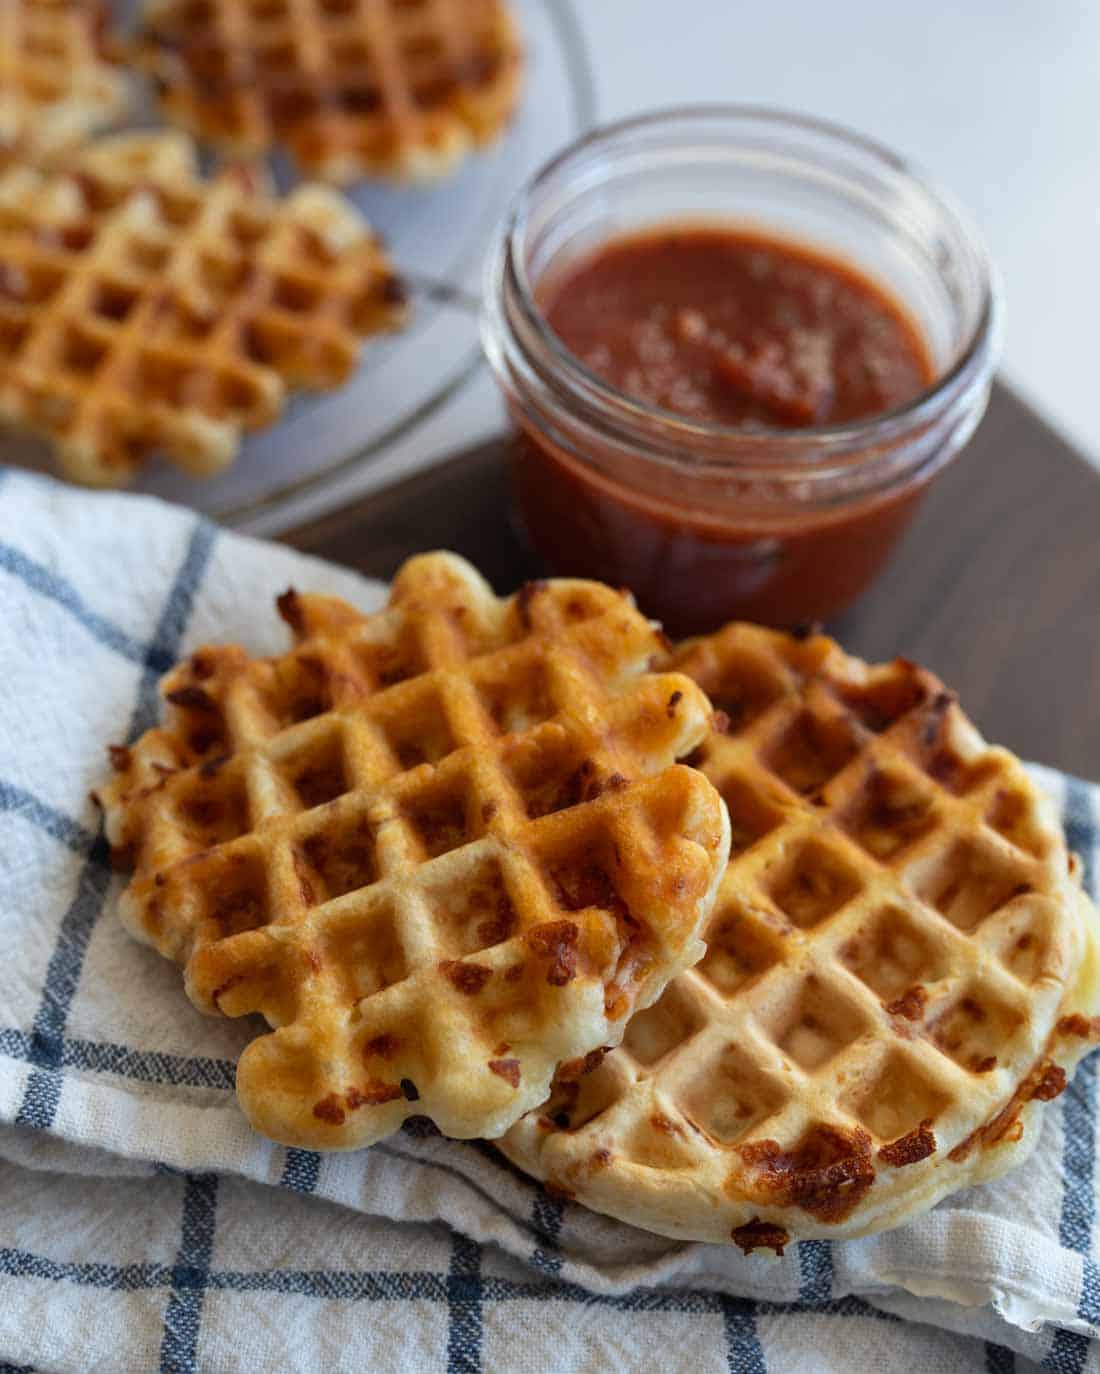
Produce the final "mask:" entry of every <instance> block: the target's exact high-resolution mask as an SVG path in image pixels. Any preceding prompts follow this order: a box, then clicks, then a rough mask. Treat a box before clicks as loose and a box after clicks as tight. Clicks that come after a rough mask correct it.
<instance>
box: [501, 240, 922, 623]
mask: <svg viewBox="0 0 1100 1374" xmlns="http://www.w3.org/2000/svg"><path fill="white" fill-rule="evenodd" d="M536 295H537V303H538V305H539V308H540V310H541V311H542V313H543V315H544V317H545V318H546V320H547V322H548V323H549V324H550V326H551V327H552V329H553V330H554V332H555V333H556V334H557V335H558V336H559V337H560V339H561V340H562V342H563V343H564V344H565V345H566V346H567V348H568V349H569V351H570V352H571V353H572V354H574V355H575V357H577V358H578V359H579V360H580V361H581V362H582V363H583V364H584V365H585V366H586V367H587V368H588V369H589V370H590V371H592V372H594V373H596V374H597V375H598V376H599V377H601V378H602V379H603V380H604V381H606V382H609V383H610V384H611V385H612V386H613V387H616V388H617V389H618V390H619V391H621V392H623V393H625V394H626V395H628V396H629V397H631V398H632V399H634V400H640V401H643V402H645V403H647V404H648V405H649V406H651V407H658V408H660V409H661V410H663V411H665V412H669V411H671V412H674V413H675V414H676V415H681V416H686V417H688V419H689V420H691V421H693V422H696V423H699V422H703V423H714V424H718V425H722V426H732V427H733V428H735V429H737V430H740V431H744V432H745V433H746V434H748V435H759V436H761V439H762V441H763V440H765V439H766V436H767V435H768V433H769V432H770V433H772V434H774V433H775V432H776V431H777V430H799V429H806V428H807V427H812V426H818V425H837V424H843V423H845V422H852V421H861V420H865V419H869V418H872V417H875V416H879V415H883V414H885V413H886V412H887V411H890V410H892V409H894V408H895V407H898V406H901V405H903V404H904V403H905V402H907V401H911V400H912V399H914V398H915V397H916V396H918V395H919V394H920V393H922V392H923V391H925V390H926V389H927V387H928V386H929V384H930V383H931V382H932V381H933V380H934V378H935V372H934V368H933V363H932V359H931V357H930V354H929V351H928V348H927V347H926V345H925V343H924V340H923V339H922V338H921V336H920V333H919V332H918V330H917V328H916V326H915V325H914V324H913V322H912V321H911V320H910V319H909V317H908V316H907V315H906V313H905V311H904V310H903V308H902V307H901V306H900V305H899V304H898V303H897V302H896V301H894V300H893V299H891V298H890V297H889V295H887V294H886V293H885V292H884V291H883V290H882V289H881V288H880V287H879V286H877V285H876V284H874V283H873V282H872V281H871V280H869V279H868V278H865V277H863V276H862V275H861V274H860V273H858V272H857V271H856V270H855V269H854V268H853V267H851V266H849V265H847V264H845V263H842V262H839V261H835V260H833V259H831V258H828V257H826V256H824V255H822V254H820V253H818V252H816V251H814V250H813V249H810V248H807V247H802V246H801V245H795V244H792V243H790V242H788V241H784V240H781V239H774V240H773V239H769V238H765V237H763V236H761V235H758V234H753V233H750V232H747V231H742V230H741V229H740V228H738V227H734V226H731V227H730V228H728V229H727V228H716V227H710V226H708V227H702V226H683V227H670V228H663V229H661V230H659V231H652V230H651V231H649V232H648V233H646V234H644V235H635V236H630V237H626V238H622V239H618V240H612V241H611V242H609V243H607V244H604V245H603V246H602V247H601V248H600V249H598V250H597V251H596V252H595V253H594V254H593V255H592V256H591V257H589V258H586V259H583V260H581V261H580V262H579V263H574V264H573V265H571V266H570V267H569V268H567V269H566V270H564V271H562V272H557V273H552V274H549V275H548V277H547V278H546V279H545V280H544V281H542V282H540V283H539V284H538V287H537V291H536ZM514 413H515V418H516V420H517V422H518V425H519V437H518V443H517V447H516V459H515V462H514V465H513V472H514V477H515V482H516V490H517V497H518V502H519V507H520V513H521V516H522V519H523V521H524V523H525V525H526V527H527V529H528V532H529V533H530V535H531V537H532V540H533V542H534V543H535V545H536V547H537V548H538V549H539V551H540V552H541V553H542V554H543V555H544V557H545V558H546V559H547V560H548V561H549V563H550V564H551V566H552V567H553V568H554V569H555V571H558V572H564V573H571V574H575V575H579V576H586V577H596V578H601V579H602V580H604V581H609V582H613V583H616V584H623V585H626V586H628V587H630V588H631V589H632V590H633V591H634V593H635V595H636V597H637V599H638V602H639V604H640V606H641V607H642V609H643V610H644V611H646V612H648V613H649V614H652V615H656V616H658V617H660V618H661V619H662V620H663V621H664V622H665V624H666V626H667V627H668V628H669V629H670V630H671V631H672V632H673V633H679V634H682V633H694V632H700V631H704V630H707V629H711V628H714V627H715V626H717V625H718V624H720V623H722V622H723V621H725V620H728V619H731V618H735V617H736V618H744V619H751V620H760V621H763V622H766V623H770V624H774V625H793V624H797V623H799V622H803V621H806V620H811V619H823V618H825V617H828V616H830V615H833V614H834V613H836V612H837V611H838V610H840V609H842V608H843V607H844V606H845V605H846V604H847V603H848V602H850V601H851V600H852V599H853V598H854V597H855V596H856V595H858V594H859V592H860V591H862V590H863V588H864V587H865V586H866V585H867V583H868V582H869V581H870V580H871V578H872V577H873V576H874V574H875V573H876V572H877V571H878V569H879V567H880V566H881V564H882V563H883V562H884V560H885V559H886V557H887V556H888V554H889V552H890V551H891V549H892V547H893V545H894V543H895V542H896V540H897V538H898V536H899V534H900V532H901V531H902V529H903V528H904V527H905V525H906V524H907V523H908V521H909V519H910V517H911V516H912V513H913V510H914V508H915V505H916V502H917V500H918V498H919V496H920V495H921V493H922V490H923V487H924V479H923V478H918V479H912V480H905V481H903V482H902V483H900V484H895V485H893V486H888V487H887V488H886V489H885V490H875V491H873V492H871V493H870V494H867V495H865V496H856V497H854V498H852V499H851V500H848V499H844V500H838V501H837V502H835V503H830V502H825V503H822V504H821V505H820V506H810V507H807V506H805V505H802V506H799V505H797V504H796V503H793V502H792V503H791V504H790V505H788V506H784V505H783V504H782V503H779V504H778V505H776V504H775V503H774V502H773V503H772V504H771V505H768V504H767V503H766V502H762V501H760V500H758V499H757V497H758V495H759V493H757V492H754V490H753V488H752V485H751V483H745V482H740V481H739V480H738V478H737V474H736V471H734V470H731V472H730V475H729V478H728V479H725V478H722V477H718V478H716V477H715V476H714V472H713V468H712V469H711V472H710V476H709V477H705V476H697V475H696V473H695V471H694V469H693V467H692V465H691V462H690V459H691V454H690V453H685V455H684V459H685V461H684V463H683V465H682V466H680V467H679V469H676V468H662V467H661V465H660V464H657V463H654V462H653V461H651V460H650V459H649V458H648V457H647V456H641V455H639V456H636V457H632V456H631V455H630V454H629V453H628V452H627V453H626V454H624V452H623V450H622V447H621V445H620V446H619V447H618V448H617V449H615V450H614V451H612V446H610V445H608V446H607V450H606V452H605V451H604V447H603V445H602V444H601V443H600V442H598V441H594V442H593V443H592V445H591V448H592V451H581V449H580V448H579V447H576V441H575V440H573V441H572V444H573V446H572V447H571V444H570V443H569V442H558V441H557V439H555V438H552V437H551V434H550V433H548V432H547V430H546V429H544V428H543V427H542V426H541V425H533V424H532V423H531V422H530V418H529V417H528V416H527V415H525V413H524V411H523V410H522V409H516V410H515V412H514ZM564 423H565V422H564V421H563V425H564ZM563 433H564V429H563ZM567 437H568V436H567Z"/></svg>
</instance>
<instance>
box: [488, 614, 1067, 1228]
mask: <svg viewBox="0 0 1100 1374" xmlns="http://www.w3.org/2000/svg"><path fill="white" fill-rule="evenodd" d="M670 666H674V667H676V668H678V669H679V670H680V671H683V672H685V673H687V674H688V675H689V676H691V677H693V678H695V679H696V680H697V681H699V682H700V684H701V685H702V686H703V687H704V688H705V689H706V690H707V691H708V693H709V694H710V696H711V698H712V700H713V702H714V704H715V706H716V707H717V708H718V709H719V710H721V711H725V713H726V714H727V716H728V717H729V729H728V731H727V733H725V734H724V735H723V734H715V735H712V736H711V737H710V738H709V739H708V741H707V742H706V743H705V745H704V746H703V747H702V749H701V750H699V751H698V753H697V754H696V755H695V756H694V758H693V760H692V761H693V762H695V763H697V764H698V766H699V767H701V768H702V770H703V771H704V772H705V773H706V774H707V776H708V777H709V778H710V779H711V781H712V782H713V783H714V784H715V786H716V787H717V789H718V791H719V792H720V793H721V794H722V796H723V798H724V800H725V801H726V804H727V806H728V808H729V812H730V821H731V831H732V843H731V862H730V865H729V868H728V870H727V873H726V876H725V878H724V880H723V883H722V887H721V889H720V892H719V896H718V899H717V901H716V903H715V907H714V910H713V912H712V915H711V918H710V921H709V923H708V928H707V931H706V934H705V936H704V938H705V939H706V941H707V945H708V948H707V953H706V955H705V956H704V958H703V960H702V961H701V962H700V963H699V964H698V965H697V966H696V967H695V968H693V969H691V970H689V971H687V972H686V973H684V974H681V975H680V977H679V978H678V979H677V980H676V981H675V982H674V983H673V984H671V985H670V987H669V988H668V990H667V991H666V993H665V995H664V997H663V998H662V999H661V1001H660V1002H659V1003H658V1004H657V1005H656V1006H654V1007H653V1008H651V1009H649V1010H648V1011H645V1012H642V1013H640V1014H639V1015H638V1016H636V1017H635V1018H634V1020H633V1021H632V1023H631V1025H630V1027H629V1028H628V1031H627V1034H626V1037H625V1039H624V1043H623V1046H622V1047H621V1048H620V1049H618V1050H616V1051H615V1052H614V1053H613V1054H611V1055H609V1056H608V1057H607V1058H606V1059H605V1060H604V1061H603V1063H602V1064H601V1065H600V1066H599V1067H598V1068H596V1069H595V1070H594V1071H593V1072H591V1073H588V1074H586V1075H581V1076H573V1077H566V1076H559V1079H558V1081H557V1083H556V1087H555V1092H554V1094H553V1096H552V1097H551V1099H550V1101H549V1102H548V1103H547V1104H546V1105H545V1106H544V1107H543V1108H542V1109H541V1111H540V1113H539V1114H538V1115H537V1116H536V1115H533V1116H532V1117H529V1118H527V1119H526V1120H525V1121H524V1122H522V1123H520V1125H519V1126H517V1127H516V1128H515V1130H514V1131H513V1132H512V1133H511V1134H510V1135H509V1136H508V1137H507V1138H506V1140H505V1141H504V1142H503V1146H504V1149H505V1152H506V1153H508V1154H509V1156H510V1157H511V1158H513V1159H514V1160H516V1162H518V1163H520V1164H521V1165H522V1166H523V1167H526V1168H529V1169H532V1170H534V1171H535V1172H537V1173H538V1174H539V1175H540V1176H542V1177H548V1178H549V1179H550V1180H551V1181H552V1182H554V1183H556V1184H557V1185H558V1186H559V1187H561V1188H563V1189H565V1190H566V1191H568V1192H571V1193H576V1195H577V1196H578V1197H579V1198H580V1199H581V1200H583V1201H585V1202H588V1203H590V1204H591V1205H594V1206H597V1207H598V1208H600V1209H601V1210H609V1211H611V1212H612V1213H613V1214H616V1215H619V1216H621V1217H623V1218H624V1219H625V1220H634V1221H636V1223H637V1224H643V1225H648V1226H653V1227H655V1229H658V1230H664V1231H666V1232H667V1233H669V1234H678V1235H685V1236H698V1237H699V1238H703V1239H729V1237H730V1233H731V1230H737V1229H738V1228H739V1227H742V1226H745V1225H746V1224H750V1233H749V1234H747V1235H745V1234H744V1233H743V1239H745V1240H747V1241H748V1242H749V1243H750V1244H751V1243H752V1242H753V1240H754V1238H755V1239H756V1240H759V1238H760V1236H764V1241H763V1243H772V1244H774V1243H776V1241H775V1237H776V1236H779V1237H780V1238H782V1236H783V1235H785V1234H798V1235H806V1234H811V1235H812V1234H829V1233H830V1231H833V1232H835V1231H836V1230H837V1228H838V1225H839V1224H840V1223H845V1222H850V1225H849V1226H848V1227H847V1230H846V1232H845V1233H850V1232H852V1231H853V1230H855V1231H858V1230H859V1229H860V1228H861V1227H862V1228H863V1229H866V1224H867V1221H868V1218H871V1217H874V1216H876V1215H878V1213H879V1209H880V1208H881V1207H882V1206H888V1207H895V1208H897V1207H901V1208H904V1207H906V1206H907V1205H909V1206H911V1205H912V1202H913V1193H914V1191H917V1192H920V1191H926V1190H927V1189H929V1188H930V1187H933V1186H935V1185H933V1184H932V1183H930V1181H929V1177H928V1175H929V1172H930V1170H932V1169H934V1168H935V1167H936V1164H937V1163H938V1162H939V1161H941V1160H942V1157H943V1155H944V1153H946V1152H948V1151H951V1150H955V1152H956V1153H955V1155H954V1156H953V1157H952V1156H951V1155H949V1156H948V1157H949V1159H953V1162H955V1163H956V1164H957V1165H958V1169H957V1171H956V1172H957V1173H962V1172H963V1170H964V1169H965V1168H966V1167H971V1168H973V1167H977V1163H976V1156H975V1148H976V1147H973V1145H972V1142H968V1141H967V1135H968V1133H969V1132H971V1131H973V1130H974V1129H975V1128H977V1127H979V1126H980V1125H981V1123H982V1122H985V1121H987V1120H990V1119H992V1118H994V1117H995V1116H996V1114H997V1113H998V1112H999V1111H1000V1110H1001V1109H1002V1108H1004V1107H1005V1105H1006V1104H1008V1103H1010V1102H1011V1101H1012V1099H1013V1095H1014V1093H1017V1091H1018V1090H1019V1089H1020V1088H1021V1085H1022V1084H1025V1081H1026V1091H1031V1092H1033V1094H1034V1095H1035V1096H1038V1097H1043V1096H1045V1095H1049V1094H1052V1093H1053V1092H1055V1091H1057V1090H1058V1089H1059V1088H1060V1086H1061V1084H1062V1082H1063V1081H1064V1080H1063V1078H1062V1077H1061V1071H1060V1070H1059V1069H1058V1068H1057V1067H1056V1066H1054V1067H1051V1068H1050V1071H1049V1073H1047V1071H1046V1063H1045V1061H1044V1059H1043V1056H1044V1053H1045V1050H1046V1042H1047V1040H1048V1037H1049V1035H1050V1033H1051V1032H1052V1030H1053V1029H1054V1026H1055V1023H1056V1021H1057V1020H1058V1015H1059V1008H1063V1009H1064V999H1065V998H1066V997H1067V985H1068V984H1070V983H1071V981H1072V975H1073V974H1074V973H1075V965H1076V962H1077V959H1078V958H1079V956H1080V954H1081V944H1082V942H1083V939H1084V936H1083V922H1081V921H1079V920H1078V906H1077V902H1078V900H1079V899H1078V897H1077V896H1076V893H1075V890H1074V889H1073V886H1072V884H1071V882H1070V880H1069V876H1068V872H1067V860H1066V855H1065V851H1064V847H1063V844H1062V841H1061V838H1060V836H1059V835H1058V832H1057V828H1056V825H1055V823H1054V821H1053V819H1052V818H1051V817H1049V816H1048V815H1047V814H1046V812H1045V810H1044V809H1043V807H1042V806H1041V805H1040V803H1039V800H1038V798H1037V796H1036V794H1035V792H1034V789H1033V788H1032V787H1031V785H1030V783H1029V782H1028V780H1027V778H1026V776H1025V775H1024V773H1023V771H1022V769H1020V767H1019V765H1018V764H1017V763H1016V761H1015V760H1014V759H1013V758H1012V756H1011V755H1009V754H1007V753H1006V752H1005V751H1003V750H995V749H990V748H988V747H987V746H985V745H984V743H983V742H982V741H981V739H980V738H979V737H978V736H977V734H976V732H975V731H974V730H973V728H972V727H971V726H970V725H969V724H968V722H966V721H965V718H964V717H963V716H962V715H961V713H960V712H959V710H958V707H957V706H956V705H955V703H954V702H953V700H952V699H951V698H950V697H949V696H948V695H947V694H946V693H944V692H943V690H942V688H941V687H940V685H939V684H938V683H937V682H936V680H935V679H934V678H933V677H932V676H931V675H930V674H927V673H924V672H922V671H921V670H919V669H916V668H914V667H913V666H912V665H909V664H906V663H902V662H898V663H896V664H893V665H888V666H885V667H882V668H877V669H867V668H866V666H865V665H863V664H860V663H858V661H856V660H853V659H849V658H847V657H846V656H845V655H843V654H842V653H841V652H840V651H839V650H838V649H836V647H835V646H834V645H832V644H831V642H830V641H828V640H826V639H824V638H822V637H818V638H814V639H810V640H807V641H806V642H797V641H795V640H793V639H791V638H789V637H785V636H781V635H777V634H773V633H771V632H768V631H764V630H758V629H755V628H753V627H748V626H737V627H730V628H728V629H727V630H726V631H723V632H721V633H720V634H719V635H717V636H715V637H713V638H712V639H711V640H709V641H708V640H704V641H700V642H698V643H696V644H694V645H688V646H687V647H685V649H684V650H683V651H681V652H680V653H678V654H677V655H676V656H674V658H673V659H672V662H671V665H670ZM1083 1048H1084V1045H1077V1046H1075V1047H1072V1048H1071V1051H1070V1053H1071V1054H1076V1053H1079V1051H1080V1050H1081V1049H1083ZM1058 1057H1059V1060H1060V1061H1061V1062H1065V1059H1066V1054H1065V1053H1060V1054H1059V1056H1058ZM1029 1074H1030V1075H1033V1077H1031V1078H1030V1079H1029V1078H1028V1075H1029ZM1044 1075H1045V1076H1044ZM1023 1100H1026V1098H1024V1099H1023ZM1001 1125H1002V1126H1003V1128H1004V1129H1003V1135H1004V1136H1008V1137H1009V1138H1010V1139H1013V1138H1014V1137H1013V1136H1012V1134H1011V1133H1012V1132H1013V1131H1015V1130H1016V1125H1015V1119H1014V1118H1012V1119H1011V1120H1010V1119H1008V1118H1006V1119H1005V1120H1004V1121H1003V1122H1002V1123H1001ZM998 1138H1002V1137H998ZM980 1153H981V1152H980V1150H978V1151H977V1155H980ZM972 1156H973V1157H972ZM1008 1157H1009V1156H1008V1155H1007V1154H1006V1159H1007V1158H1008ZM924 1159H928V1160H929V1164H928V1165H927V1166H926V1168H925V1169H924V1170H921V1169H917V1168H914V1167H911V1166H915V1165H919V1164H921V1162H922V1161H923V1160H924ZM883 1172H885V1174H886V1175H887V1176H890V1175H892V1179H890V1180H889V1181H884V1180H882V1179H881V1178H880V1179H879V1181H878V1182H877V1183H876V1182H875V1179H876V1173H878V1174H880V1175H881V1174H882V1173H883ZM950 1174H951V1170H950V1169H944V1168H942V1166H941V1167H940V1169H939V1172H938V1175H937V1178H938V1180H939V1183H940V1184H941V1185H942V1183H943V1182H944V1181H945V1180H948V1179H949V1178H950ZM681 1184H682V1187H681ZM872 1184H874V1187H873V1188H872ZM954 1186H961V1181H960V1180H959V1179H958V1178H956V1181H955V1184H954ZM663 1189H664V1190H666V1191H667V1192H668V1193H669V1196H668V1197H665V1198H662V1197H661V1193H662V1190H663ZM700 1191H701V1192H702V1193H703V1194H704V1199H703V1200H702V1201H700V1200H699V1193H700ZM647 1192H652V1194H653V1195H654V1196H653V1200H652V1203H651V1204H650V1203H649V1202H648V1201H647V1200H646V1196H645V1195H646V1193H647ZM937 1195H938V1194H937ZM865 1199H866V1201H864V1200H865ZM934 1200H935V1197H934V1196H931V1197H928V1198H927V1201H926V1205H927V1202H930V1201H934ZM853 1214H857V1215H855V1219H854V1220H851V1218H852V1217H853ZM761 1216H763V1217H764V1218H765V1220H764V1221H760V1217H761ZM780 1223H781V1225H780ZM752 1225H758V1226H759V1227H761V1228H763V1229H762V1230H759V1231H757V1232H755V1233H753V1232H752V1230H751V1226H752ZM765 1231H767V1232H768V1234H767V1235H765V1234H764V1233H765Z"/></svg>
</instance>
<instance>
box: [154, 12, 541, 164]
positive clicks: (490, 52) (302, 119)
mask: <svg viewBox="0 0 1100 1374" xmlns="http://www.w3.org/2000/svg"><path fill="white" fill-rule="evenodd" d="M139 61H140V62H141V63H142V65H144V66H145V67H146V69H147V70H149V71H150V72H151V73H152V75H153V77H154V79H155V81H156V84H157V89H158V92H159V95H160V100H161V104H162V107H163V109H164V111H165V113H166V114H167V115H168V116H169V118H171V119H172V120H174V121H175V122H176V123H178V124H180V125H182V126H183V127H185V128H187V129H189V130H191V131H192V132H193V133H194V134H196V135H197V136H198V137H200V138H203V139H207V140H209V141H211V142H212V143H216V144H218V145H220V146H221V147H225V148H229V149H231V150H232V151H234V152H236V153H238V154H239V153H245V154H249V155H253V154H257V153H264V152H267V151H269V150H270V149H272V148H274V147H276V146H279V145H281V146H283V147H285V148H286V149H287V150H288V152H289V153H290V155H291V156H292V157H293V158H294V160H295V162H296V163H297V165H298V167H299V168H300V169H301V170H302V171H303V172H305V173H306V174H307V175H309V176H314V177H320V178H321V179H323V180H326V181H334V182H337V183H341V184H343V183H347V182H349V181H354V180H356V179H358V178H360V177H365V176H381V177H389V178H396V179H400V180H410V179H416V180H423V179H427V178H434V177H438V176H442V175H444V174H445V173H447V172H449V171H451V170H452V168H453V167H454V166H455V165H456V164H457V163H458V162H460V161H461V160H462V158H463V157H464V156H465V155H466V153H467V152H468V151H469V150H470V149H471V148H472V147H475V146H478V145H482V144H485V143H488V142H489V141H490V140H492V139H493V138H495V137H496V136H497V135H498V134H499V133H500V131H501V130H502V129H503V128H504V126H505V124H506V123H507V122H508V119H509V117H510V116H511V114H512V111H513V109H514V107H515V104H516V101H517V98H518V95H519V89H520V83H521V77H522V53H521V48H520V42H519V37H518V34H517V31H516V26H515V21H514V19H513V17H512V13H511V9H510V7H509V5H508V4H507V3H506V0H154V3H152V4H150V5H149V6H148V8H147V11H146V18H145V28H144V34H143V37H142V40H141V43H140V46H139Z"/></svg>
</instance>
